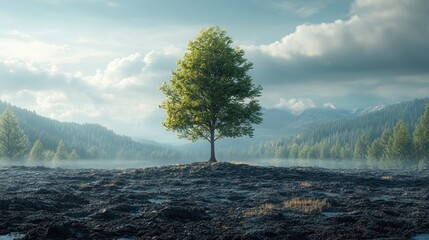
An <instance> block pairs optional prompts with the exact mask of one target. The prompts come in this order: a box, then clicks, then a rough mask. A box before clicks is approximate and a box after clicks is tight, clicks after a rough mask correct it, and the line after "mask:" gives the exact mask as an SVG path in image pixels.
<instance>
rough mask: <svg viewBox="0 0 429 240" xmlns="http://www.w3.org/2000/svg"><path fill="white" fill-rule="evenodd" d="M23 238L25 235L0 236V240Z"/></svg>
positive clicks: (14, 233) (10, 234) (16, 233)
mask: <svg viewBox="0 0 429 240" xmlns="http://www.w3.org/2000/svg"><path fill="white" fill-rule="evenodd" d="M24 236H25V234H22V233H18V232H13V233H9V234H6V235H0V240H18V239H22V238H23V237H24Z"/></svg>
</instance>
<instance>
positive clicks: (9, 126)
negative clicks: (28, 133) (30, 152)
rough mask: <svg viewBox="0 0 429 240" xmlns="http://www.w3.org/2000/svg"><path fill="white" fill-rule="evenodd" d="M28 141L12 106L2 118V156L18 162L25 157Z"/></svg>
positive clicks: (0, 122) (0, 145)
mask: <svg viewBox="0 0 429 240" xmlns="http://www.w3.org/2000/svg"><path fill="white" fill-rule="evenodd" d="M26 143H27V140H26V138H25V135H24V132H23V131H22V129H21V128H20V127H19V122H18V119H17V118H16V116H15V113H14V112H13V111H12V108H11V107H10V106H7V107H6V109H5V110H4V112H3V114H2V115H1V117H0V156H2V157H5V158H6V159H8V160H17V159H20V158H22V157H23V156H24V154H25V150H26V148H27V146H26Z"/></svg>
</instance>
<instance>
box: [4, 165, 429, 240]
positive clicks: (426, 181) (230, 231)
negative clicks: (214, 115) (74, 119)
mask: <svg viewBox="0 0 429 240" xmlns="http://www.w3.org/2000/svg"><path fill="white" fill-rule="evenodd" d="M0 194H1V195H0V236H9V237H10V238H13V237H15V238H22V239H117V238H125V239H373V238H383V239H384V238H388V239H408V238H411V237H415V236H419V235H420V236H425V235H421V234H429V220H428V219H429V171H374V170H328V169H321V168H299V167H293V168H277V167H259V166H249V165H243V164H230V163H214V164H209V163H194V164H188V165H173V166H165V167H158V168H146V169H121V170H95V169H50V168H44V167H3V168H0ZM317 204H320V205H317ZM426 236H427V235H426Z"/></svg>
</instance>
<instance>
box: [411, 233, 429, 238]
mask: <svg viewBox="0 0 429 240" xmlns="http://www.w3.org/2000/svg"><path fill="white" fill-rule="evenodd" d="M411 240H429V233H426V234H419V235H417V236H414V237H412V238H411Z"/></svg>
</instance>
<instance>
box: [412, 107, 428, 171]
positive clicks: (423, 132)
mask: <svg viewBox="0 0 429 240" xmlns="http://www.w3.org/2000/svg"><path fill="white" fill-rule="evenodd" d="M413 138H414V146H415V150H416V157H417V159H419V160H420V162H421V163H420V165H425V162H426V163H427V162H428V161H429V104H428V105H426V108H425V112H424V113H423V115H422V116H421V117H420V120H419V122H418V124H417V125H416V128H415V129H414V134H413Z"/></svg>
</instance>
